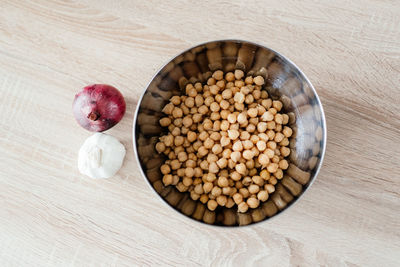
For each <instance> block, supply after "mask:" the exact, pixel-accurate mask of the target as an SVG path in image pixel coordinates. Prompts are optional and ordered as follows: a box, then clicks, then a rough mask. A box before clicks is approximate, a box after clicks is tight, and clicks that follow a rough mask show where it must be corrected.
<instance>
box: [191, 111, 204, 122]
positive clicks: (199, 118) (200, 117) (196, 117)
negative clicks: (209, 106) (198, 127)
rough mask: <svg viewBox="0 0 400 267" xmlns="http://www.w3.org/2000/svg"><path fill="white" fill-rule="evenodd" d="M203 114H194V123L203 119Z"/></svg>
mask: <svg viewBox="0 0 400 267" xmlns="http://www.w3.org/2000/svg"><path fill="white" fill-rule="evenodd" d="M202 117H203V115H202V114H200V113H196V114H193V117H192V120H193V122H194V123H198V122H200V121H201V119H202Z"/></svg>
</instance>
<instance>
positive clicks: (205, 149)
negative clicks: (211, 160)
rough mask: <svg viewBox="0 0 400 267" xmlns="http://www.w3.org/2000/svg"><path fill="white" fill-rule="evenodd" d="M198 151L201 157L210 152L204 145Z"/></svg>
mask: <svg viewBox="0 0 400 267" xmlns="http://www.w3.org/2000/svg"><path fill="white" fill-rule="evenodd" d="M197 153H198V155H199V156H200V157H204V156H205V155H207V154H208V150H207V148H205V147H204V146H201V147H199V149H198V150H197Z"/></svg>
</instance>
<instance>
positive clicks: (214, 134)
mask: <svg viewBox="0 0 400 267" xmlns="http://www.w3.org/2000/svg"><path fill="white" fill-rule="evenodd" d="M210 138H211V139H212V140H214V141H218V140H220V139H221V134H220V133H219V132H212V133H211V134H210Z"/></svg>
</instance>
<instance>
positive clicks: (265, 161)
mask: <svg viewBox="0 0 400 267" xmlns="http://www.w3.org/2000/svg"><path fill="white" fill-rule="evenodd" d="M258 162H259V163H260V164H261V165H262V166H266V165H267V164H268V163H269V158H268V156H267V155H265V154H260V155H259V156H258Z"/></svg>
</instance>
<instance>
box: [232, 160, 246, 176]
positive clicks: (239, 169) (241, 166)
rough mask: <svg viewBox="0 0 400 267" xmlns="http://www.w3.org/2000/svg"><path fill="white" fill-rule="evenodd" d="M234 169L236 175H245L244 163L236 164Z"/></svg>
mask: <svg viewBox="0 0 400 267" xmlns="http://www.w3.org/2000/svg"><path fill="white" fill-rule="evenodd" d="M235 169H236V171H237V172H238V173H240V174H242V175H244V174H246V171H247V169H246V165H245V164H244V163H239V164H236V166H235Z"/></svg>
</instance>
